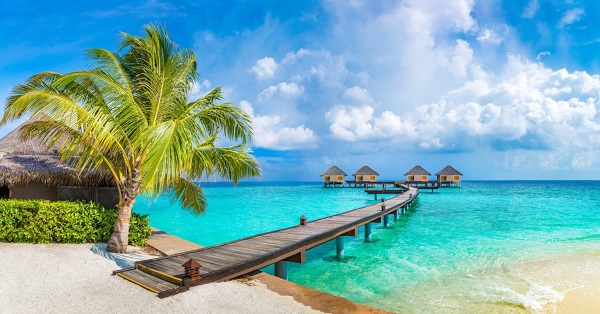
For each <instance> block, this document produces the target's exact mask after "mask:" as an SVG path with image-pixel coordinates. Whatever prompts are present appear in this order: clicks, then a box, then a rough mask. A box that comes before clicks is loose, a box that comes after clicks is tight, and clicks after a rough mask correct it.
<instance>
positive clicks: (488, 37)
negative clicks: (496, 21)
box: [477, 28, 504, 45]
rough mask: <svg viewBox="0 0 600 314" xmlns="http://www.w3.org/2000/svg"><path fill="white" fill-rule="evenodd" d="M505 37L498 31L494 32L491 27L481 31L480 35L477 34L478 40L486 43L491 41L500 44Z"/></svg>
mask: <svg viewBox="0 0 600 314" xmlns="http://www.w3.org/2000/svg"><path fill="white" fill-rule="evenodd" d="M503 39H504V38H502V37H501V36H500V35H498V34H497V33H496V32H494V31H493V30H491V29H488V28H484V29H483V30H482V31H481V32H480V33H479V36H477V40H478V41H481V42H485V43H491V44H496V45H497V44H499V43H501V42H502V40H503Z"/></svg>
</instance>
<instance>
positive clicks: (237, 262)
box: [114, 187, 419, 298]
mask: <svg viewBox="0 0 600 314" xmlns="http://www.w3.org/2000/svg"><path fill="white" fill-rule="evenodd" d="M418 193H419V191H418V189H417V188H414V187H410V188H409V189H408V191H406V192H405V193H403V194H400V195H398V196H395V197H393V198H390V199H388V200H385V203H384V204H385V209H384V210H383V211H382V203H375V204H372V205H369V206H365V207H361V208H358V209H354V210H351V211H347V212H344V213H341V214H337V215H333V216H329V217H325V218H321V219H318V220H314V221H311V222H308V223H307V224H306V225H298V226H294V227H290V228H286V229H281V230H277V231H272V232H268V233H264V234H259V235H255V236H251V237H248V238H244V239H240V240H235V241H232V242H228V243H224V244H220V245H215V246H211V247H206V248H201V249H197V250H192V251H188V252H183V253H178V254H173V255H169V256H165V257H159V258H155V259H150V260H146V261H140V262H136V263H135V266H134V267H133V268H129V269H123V270H117V271H115V272H114V274H116V275H118V276H120V277H123V278H125V279H127V280H129V281H131V282H134V283H136V284H138V285H140V286H142V287H144V288H146V289H148V290H150V291H153V292H155V293H157V294H158V296H159V297H161V298H162V297H166V296H169V295H173V294H176V293H179V292H183V291H186V290H188V289H189V288H190V287H191V286H195V285H201V284H206V283H211V282H217V281H225V280H229V279H232V278H235V277H239V276H241V275H244V274H248V273H250V272H252V271H255V270H258V269H261V268H263V267H266V266H269V265H271V264H275V263H278V262H281V261H289V262H296V263H302V262H304V260H305V253H306V251H307V250H309V249H311V248H313V247H315V246H318V245H320V244H323V243H325V242H328V241H331V240H333V239H335V238H337V237H340V236H356V235H357V229H358V228H359V227H361V226H363V225H365V224H367V223H370V222H381V221H382V216H384V215H389V214H397V213H398V211H399V210H401V209H402V208H407V207H408V206H409V205H410V204H411V203H412V201H413V200H414V199H415V198H416V197H417V195H418ZM190 259H194V260H196V261H197V262H198V263H200V264H201V265H202V267H201V268H200V269H199V273H200V276H201V277H202V278H201V279H198V280H190V279H188V278H184V277H185V273H184V272H185V270H184V268H183V267H182V264H183V263H185V262H187V261H189V260H190Z"/></svg>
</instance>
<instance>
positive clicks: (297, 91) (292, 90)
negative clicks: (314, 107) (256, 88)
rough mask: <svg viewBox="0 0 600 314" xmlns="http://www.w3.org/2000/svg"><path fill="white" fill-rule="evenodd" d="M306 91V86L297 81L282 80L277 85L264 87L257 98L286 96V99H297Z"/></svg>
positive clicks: (265, 98)
mask: <svg viewBox="0 0 600 314" xmlns="http://www.w3.org/2000/svg"><path fill="white" fill-rule="evenodd" d="M303 93H304V87H302V86H299V85H298V84H296V83H287V82H281V83H279V84H277V85H271V86H269V87H267V88H266V89H264V90H263V91H262V92H260V94H258V96H257V98H258V100H260V101H264V100H267V99H270V98H274V97H284V98H286V99H297V98H299V97H301V96H302V94H303Z"/></svg>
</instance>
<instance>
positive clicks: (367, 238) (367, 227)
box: [365, 222, 372, 242]
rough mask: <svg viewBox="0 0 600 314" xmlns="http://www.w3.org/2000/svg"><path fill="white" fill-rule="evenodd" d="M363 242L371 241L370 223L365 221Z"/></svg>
mask: <svg viewBox="0 0 600 314" xmlns="http://www.w3.org/2000/svg"><path fill="white" fill-rule="evenodd" d="M365 242H372V239H371V223H370V222H367V223H366V224H365Z"/></svg>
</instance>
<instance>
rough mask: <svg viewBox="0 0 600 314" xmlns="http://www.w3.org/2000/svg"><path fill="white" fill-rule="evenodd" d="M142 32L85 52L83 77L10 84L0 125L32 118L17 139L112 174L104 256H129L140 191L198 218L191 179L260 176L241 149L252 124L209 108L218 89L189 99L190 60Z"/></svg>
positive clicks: (42, 77)
mask: <svg viewBox="0 0 600 314" xmlns="http://www.w3.org/2000/svg"><path fill="white" fill-rule="evenodd" d="M144 30H145V35H146V37H136V36H132V35H129V34H125V33H124V34H122V43H121V47H120V51H121V52H122V53H121V54H119V53H111V52H109V51H107V50H104V49H91V50H89V51H88V52H87V56H88V57H89V58H91V59H92V60H93V61H95V65H94V67H93V68H92V69H90V70H84V71H77V72H72V73H67V74H62V75H61V74H58V73H54V72H44V73H40V74H37V75H34V76H33V77H31V78H30V79H29V80H28V81H27V82H26V83H24V84H20V85H17V86H16V87H15V88H14V89H13V91H12V95H11V96H10V97H9V98H8V100H7V103H6V110H5V112H4V116H3V118H2V121H0V125H2V124H4V123H6V122H7V121H11V120H14V119H18V118H20V117H21V116H24V115H26V114H30V115H35V117H36V119H34V120H36V121H33V122H31V123H28V124H27V125H26V126H24V128H23V132H22V136H23V137H24V138H32V137H38V138H39V139H41V140H42V141H43V143H44V144H45V145H47V146H48V148H50V147H53V146H54V147H58V152H59V155H60V156H61V157H62V159H63V161H65V162H67V163H69V164H71V165H73V166H75V167H77V168H78V169H80V170H81V171H105V172H107V173H110V175H111V176H112V178H114V182H115V184H116V187H117V188H118V191H119V197H120V200H119V205H118V212H119V213H118V218H117V221H116V223H115V228H114V231H113V233H112V235H111V237H110V240H109V243H108V245H107V248H106V250H107V251H109V252H125V251H126V250H127V242H128V235H129V221H130V217H131V209H132V207H133V204H134V202H135V199H136V196H137V195H138V194H140V193H145V194H147V195H150V196H156V195H158V194H160V193H166V194H167V195H168V196H170V197H171V198H172V199H174V200H175V201H178V202H179V203H180V204H181V205H182V207H183V208H185V209H188V210H191V211H192V212H193V213H196V214H198V213H201V212H202V211H204V209H205V208H206V201H205V198H204V193H203V190H202V188H200V187H199V186H198V185H196V184H194V183H193V180H197V179H203V178H214V177H219V178H223V179H225V180H230V181H233V182H234V184H235V183H237V182H238V180H240V179H241V178H245V177H257V176H260V166H259V164H258V162H257V161H256V160H255V159H254V157H252V156H251V155H250V153H249V149H248V148H247V147H248V146H247V145H248V143H249V142H250V140H251V137H252V127H251V120H250V117H249V116H248V115H247V114H246V113H244V112H243V111H242V110H241V109H239V108H237V107H235V106H233V105H231V104H229V103H224V104H217V101H219V100H221V99H222V94H221V89H220V88H215V89H213V90H212V91H210V92H209V93H207V94H206V95H205V96H203V97H201V98H199V99H197V100H194V101H191V102H189V101H188V93H189V91H190V89H191V87H192V84H193V83H194V82H196V80H197V79H198V74H197V73H196V61H195V56H194V53H193V52H192V51H191V50H189V49H180V48H179V47H178V46H177V45H175V43H173V41H171V40H170V39H169V37H168V35H167V32H166V30H165V29H164V28H163V27H161V26H158V25H146V26H145V27H144ZM215 142H217V143H219V142H221V143H222V142H226V143H232V144H231V145H232V146H226V147H218V146H216V145H215Z"/></svg>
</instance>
